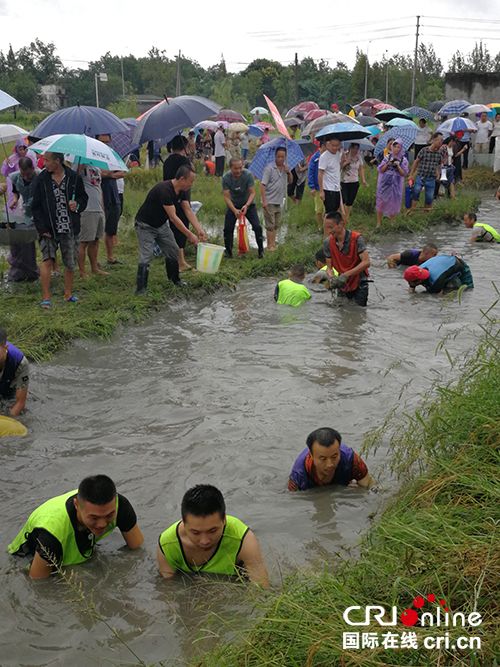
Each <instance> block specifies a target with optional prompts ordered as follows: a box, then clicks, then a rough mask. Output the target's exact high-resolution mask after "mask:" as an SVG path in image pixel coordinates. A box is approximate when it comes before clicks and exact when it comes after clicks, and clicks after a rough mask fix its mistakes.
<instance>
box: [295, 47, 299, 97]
mask: <svg viewBox="0 0 500 667" xmlns="http://www.w3.org/2000/svg"><path fill="white" fill-rule="evenodd" d="M294 71H295V103H297V102H298V101H299V54H298V53H296V54H295V60H294Z"/></svg>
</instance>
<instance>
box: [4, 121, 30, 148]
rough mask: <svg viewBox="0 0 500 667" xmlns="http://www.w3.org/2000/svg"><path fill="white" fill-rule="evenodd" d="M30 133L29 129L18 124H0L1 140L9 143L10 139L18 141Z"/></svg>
mask: <svg viewBox="0 0 500 667" xmlns="http://www.w3.org/2000/svg"><path fill="white" fill-rule="evenodd" d="M28 134H29V132H28V131H27V130H23V128H22V127H18V126H17V125H0V141H1V142H2V143H3V144H8V143H9V142H10V141H17V140H18V139H21V138H22V137H26V136H27V135H28Z"/></svg>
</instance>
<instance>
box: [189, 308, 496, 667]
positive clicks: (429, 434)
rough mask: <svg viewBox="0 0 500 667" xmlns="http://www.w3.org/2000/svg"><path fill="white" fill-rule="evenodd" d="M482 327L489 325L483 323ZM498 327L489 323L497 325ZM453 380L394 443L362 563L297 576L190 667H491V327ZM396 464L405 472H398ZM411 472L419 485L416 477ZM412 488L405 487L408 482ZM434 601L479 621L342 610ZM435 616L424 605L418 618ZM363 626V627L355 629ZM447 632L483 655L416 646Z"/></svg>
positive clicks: (493, 493) (493, 509) (493, 335)
mask: <svg viewBox="0 0 500 667" xmlns="http://www.w3.org/2000/svg"><path fill="white" fill-rule="evenodd" d="M489 317H490V318H492V313H491V312H490V315H489ZM497 317H498V314H497ZM490 327H491V330H490V331H489V333H487V335H486V338H485V340H484V343H483V345H482V346H481V347H480V348H479V350H478V351H477V354H476V355H475V357H474V359H473V360H471V361H469V362H468V363H467V364H466V366H465V369H464V373H463V375H462V378H461V379H460V380H459V381H458V382H457V383H455V384H453V385H450V386H446V387H440V388H439V389H438V390H437V395H434V396H432V397H430V398H428V399H427V401H426V402H425V403H424V404H423V405H422V406H421V408H420V409H419V410H418V411H417V412H416V413H415V415H414V416H413V417H412V418H410V419H409V421H408V423H406V425H405V428H403V429H402V430H400V431H399V432H397V433H396V434H395V435H394V437H393V443H392V444H393V447H394V449H395V454H396V458H395V461H396V467H397V468H398V470H399V472H400V473H406V475H405V477H406V478H407V479H406V482H405V484H404V486H403V488H402V490H401V491H400V493H399V494H398V496H397V499H396V500H395V501H394V502H393V503H392V504H391V506H390V507H389V508H388V509H387V510H386V511H385V512H384V513H383V515H382V516H381V517H380V519H379V521H378V523H377V525H376V527H375V528H374V529H372V530H371V532H370V533H369V535H368V536H367V538H366V539H365V540H364V544H363V547H362V551H361V555H360V558H359V559H358V560H357V561H356V562H343V563H340V564H339V563H336V564H331V565H329V566H325V570H324V571H322V572H319V573H318V572H314V573H305V572H303V573H301V574H299V575H298V576H296V577H294V578H293V579H291V580H289V581H288V582H287V583H286V584H285V586H284V589H283V592H282V593H281V594H279V595H277V596H276V597H273V598H271V600H270V601H269V600H268V601H267V602H265V603H264V604H265V607H264V613H263V617H262V619H261V620H260V621H258V622H257V624H256V626H255V627H254V628H253V629H251V630H250V631H248V632H247V633H245V634H243V635H240V636H239V639H237V640H236V642H235V643H233V644H229V645H226V646H222V647H221V648H220V649H219V650H217V651H215V652H214V653H212V654H210V655H207V656H206V657H205V658H204V659H203V660H202V661H201V662H200V661H198V662H196V665H197V666H198V667H201V666H202V665H203V667H224V666H226V667H240V666H241V667H253V666H255V667H264V666H273V667H304V666H306V667H313V666H314V667H334V666H336V665H339V666H342V667H348V666H355V665H359V666H361V665H362V666H363V667H382V666H388V665H412V666H419V667H423V666H427V665H429V666H431V665H440V666H441V667H443V666H445V665H464V666H465V665H468V666H479V665H482V666H485V667H487V666H492V665H494V664H497V663H496V662H495V651H496V650H497V648H498V639H499V637H498V612H499V611H500V610H499V600H498V581H499V576H500V556H499V550H498V519H499V512H498V507H499V490H498V484H497V483H496V480H498V466H499V463H500V461H499V451H498V444H499V442H500V417H499V411H498V405H499V399H500V353H499V349H500V348H499V344H500V334H499V328H498V319H497V320H496V323H495V322H494V321H493V322H491V323H490ZM405 459H406V461H405ZM416 466H417V467H418V469H420V473H418V474H417V476H416V477H415V473H416ZM412 477H413V481H409V478H412ZM427 594H434V595H435V596H436V599H437V600H439V599H444V600H445V601H446V604H447V605H448V607H449V609H450V611H451V612H452V613H455V612H457V611H461V612H464V613H465V614H466V615H467V614H468V613H470V612H472V611H477V612H479V613H480V614H481V617H482V623H481V625H480V626H479V627H476V628H469V627H467V628H461V627H457V628H440V629H437V628H428V627H426V628H422V627H419V626H415V627H410V628H407V627H405V626H403V625H402V624H401V623H400V622H398V625H397V627H395V628H394V627H390V628H387V627H380V626H379V625H378V624H376V623H374V622H373V623H372V624H371V625H369V626H365V627H349V626H348V625H346V624H345V622H344V621H343V612H344V610H345V609H346V608H347V607H349V606H351V605H359V606H361V607H363V610H364V606H365V605H382V606H384V607H385V608H386V609H390V607H391V606H392V605H396V606H397V608H398V613H401V611H402V610H404V609H406V608H408V607H411V605H412V600H413V599H414V597H415V596H417V595H422V596H424V597H425V596H426V595H427ZM432 609H433V607H432V606H431V605H430V604H426V607H425V610H426V611H431V610H432ZM360 620H361V619H360ZM388 630H390V631H394V632H399V633H401V632H402V631H405V630H406V631H408V630H410V631H414V632H416V636H417V641H418V643H419V648H418V649H412V650H408V649H396V650H390V649H387V650H384V648H382V647H381V648H373V649H363V650H343V648H342V646H343V641H342V635H343V632H345V631H351V632H352V631H362V632H376V633H380V636H381V633H382V632H387V631H388ZM445 630H448V631H449V637H450V643H451V642H453V640H454V639H455V638H456V637H457V636H459V635H461V636H475V637H479V638H480V640H481V650H480V651H472V650H468V649H466V650H462V651H457V650H455V651H454V650H452V649H446V648H441V649H432V650H430V649H426V648H423V647H422V646H421V643H422V641H423V637H424V636H425V635H443V634H444V633H445Z"/></svg>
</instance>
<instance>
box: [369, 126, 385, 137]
mask: <svg viewBox="0 0 500 667" xmlns="http://www.w3.org/2000/svg"><path fill="white" fill-rule="evenodd" d="M365 129H366V130H368V132H369V133H370V134H371V135H372V136H375V135H377V134H380V133H381V132H382V129H381V127H380V125H368V126H367V127H366V128H365Z"/></svg>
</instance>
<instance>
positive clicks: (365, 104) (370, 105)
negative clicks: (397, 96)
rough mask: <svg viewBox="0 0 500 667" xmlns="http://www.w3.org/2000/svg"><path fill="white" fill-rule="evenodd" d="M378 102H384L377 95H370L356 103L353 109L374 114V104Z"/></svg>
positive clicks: (357, 111)
mask: <svg viewBox="0 0 500 667" xmlns="http://www.w3.org/2000/svg"><path fill="white" fill-rule="evenodd" d="M376 104H382V100H379V99H378V98H377V97H368V98H367V99H366V100H363V101H362V102H360V103H359V104H355V105H354V107H353V109H354V111H355V112H356V113H366V114H372V113H375V111H376V110H375V111H374V106H375V105H376Z"/></svg>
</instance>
